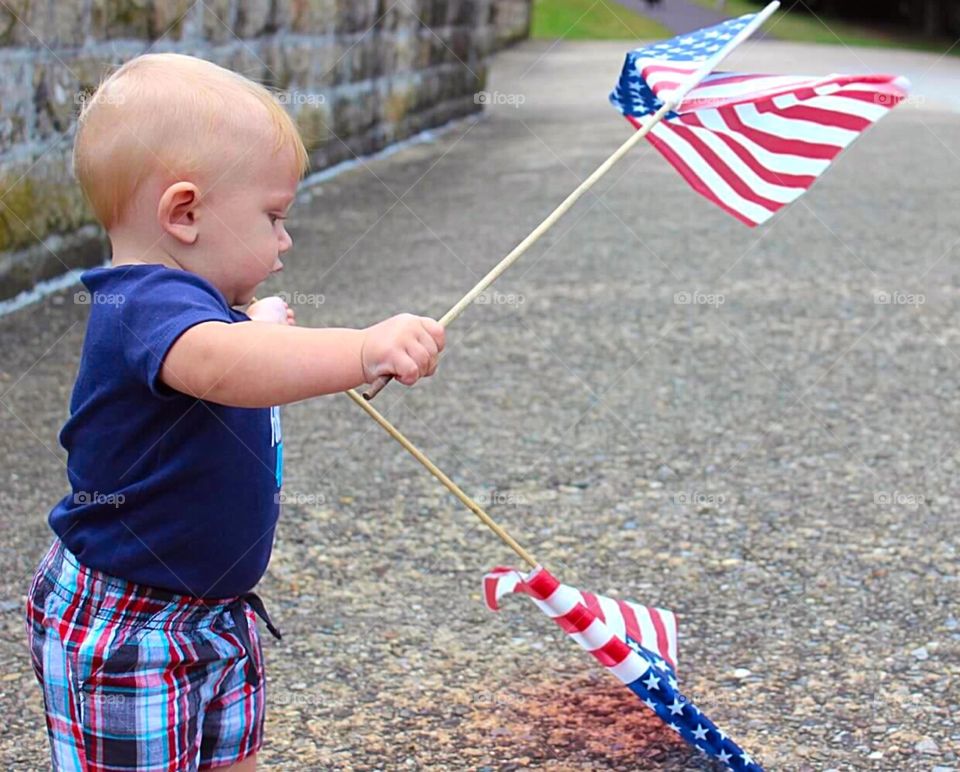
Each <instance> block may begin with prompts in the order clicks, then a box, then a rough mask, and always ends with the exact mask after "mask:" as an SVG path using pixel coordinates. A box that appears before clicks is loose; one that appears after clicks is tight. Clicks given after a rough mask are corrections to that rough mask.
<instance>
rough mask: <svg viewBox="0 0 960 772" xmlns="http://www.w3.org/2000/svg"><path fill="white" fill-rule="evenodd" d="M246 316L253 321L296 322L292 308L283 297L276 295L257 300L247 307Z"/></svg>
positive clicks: (291, 323)
mask: <svg viewBox="0 0 960 772" xmlns="http://www.w3.org/2000/svg"><path fill="white" fill-rule="evenodd" d="M247 316H249V317H250V318H251V319H252V320H253V321H255V322H273V323H274V324H290V325H293V324H296V323H297V320H296V319H295V317H294V313H293V309H292V308H290V306H288V305H287V303H286V301H285V300H284V299H283V298H278V297H276V296H273V297H269V298H264V299H263V300H257V301H254V302H253V303H251V304H250V306H249V307H248V308H247Z"/></svg>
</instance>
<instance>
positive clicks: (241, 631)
mask: <svg viewBox="0 0 960 772" xmlns="http://www.w3.org/2000/svg"><path fill="white" fill-rule="evenodd" d="M26 611H27V634H28V637H29V641H30V652H31V657H32V660H33V667H34V670H35V672H36V674H37V678H38V679H39V680H40V683H41V685H42V686H43V697H44V707H45V710H46V719H47V732H48V734H49V737H50V743H51V752H52V759H53V768H54V769H56V770H90V771H91V772H116V770H133V769H136V770H143V771H145V772H160V771H161V770H197V769H208V768H211V767H217V766H224V765H228V764H232V763H236V762H238V761H241V760H242V759H244V758H246V757H248V756H250V755H252V754H254V753H256V752H257V750H258V749H259V748H260V744H261V742H262V736H263V719H264V700H265V692H264V677H263V655H262V651H261V647H260V638H259V635H258V633H257V625H256V622H255V617H254V613H253V610H252V609H251V608H250V607H249V606H248V605H247V604H245V603H244V602H243V599H242V598H239V599H226V600H202V599H199V598H191V597H189V596H184V595H174V594H172V593H168V592H165V591H162V590H157V589H154V588H149V587H143V586H138V585H136V584H133V583H130V582H125V581H123V580H120V579H117V578H114V577H111V576H108V575H106V574H103V573H101V572H99V571H94V570H93V569H90V568H88V567H86V566H82V565H81V564H79V563H78V562H77V560H76V558H75V557H74V556H73V555H72V554H71V553H70V552H69V551H67V550H66V549H65V548H64V547H63V545H62V544H61V543H60V542H59V541H56V542H54V544H53V546H52V547H51V548H50V550H49V552H48V553H47V555H46V556H45V557H44V559H43V561H42V562H41V563H40V566H39V568H38V570H37V573H36V576H35V577H34V580H33V585H32V586H31V588H30V594H29V596H28V598H27V609H26Z"/></svg>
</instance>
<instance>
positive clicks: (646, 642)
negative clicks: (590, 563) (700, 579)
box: [483, 566, 762, 772]
mask: <svg viewBox="0 0 960 772" xmlns="http://www.w3.org/2000/svg"><path fill="white" fill-rule="evenodd" d="M483 589H484V598H485V600H486V604H487V606H488V607H489V608H490V609H491V610H492V611H496V610H497V609H498V608H499V605H500V599H501V598H502V597H503V596H504V595H506V594H508V593H512V592H521V593H525V594H527V595H529V596H530V597H531V598H533V601H534V603H536V604H537V606H539V607H540V610H541V611H543V613H544V614H546V615H547V616H548V617H550V618H551V619H553V621H554V622H556V623H557V624H558V625H559V626H560V627H561V629H562V630H563V631H564V632H565V633H567V635H569V636H570V637H571V638H573V640H575V641H576V642H577V643H578V644H579V645H580V646H581V647H583V648H584V649H585V650H586V651H588V652H590V654H592V655H593V656H594V658H596V660H597V661H598V662H599V663H600V664H601V665H603V666H604V667H605V668H607V670H609V671H610V672H611V673H612V674H613V675H614V676H616V677H617V678H618V679H620V681H622V682H623V683H624V684H625V685H626V686H627V688H629V689H630V690H631V691H632V692H634V694H636V695H637V696H638V697H639V698H640V699H641V700H643V702H644V704H645V705H646V706H647V707H648V708H650V710H652V711H654V713H656V714H657V715H658V716H659V717H660V718H661V719H662V720H663V721H664V722H665V723H666V724H667V726H668V727H670V729H672V730H673V731H674V732H676V733H677V734H679V735H680V736H681V737H682V738H683V739H684V740H686V741H687V742H688V743H690V745H692V746H693V747H695V748H696V749H697V750H699V751H702V752H703V753H705V754H707V755H708V756H712V757H713V758H716V759H718V760H720V761H722V762H723V763H724V764H726V765H727V767H729V768H730V769H734V770H737V772H762V770H761V767H760V765H759V764H758V763H757V762H756V761H754V760H753V759H752V758H751V756H750V754H749V753H747V752H746V751H744V750H742V749H741V748H740V747H739V746H738V745H737V744H736V743H735V742H733V741H732V740H731V739H730V738H729V737H727V735H726V734H724V733H723V732H722V731H721V730H719V729H717V727H716V725H715V724H714V723H713V722H712V721H710V719H708V718H707V717H706V716H705V715H703V713H701V712H700V711H699V710H698V709H697V707H696V706H695V705H694V704H693V703H692V702H690V701H689V700H688V699H687V698H686V697H684V696H683V695H682V694H681V693H680V690H679V686H678V685H677V670H676V662H677V621H676V617H675V616H674V614H673V613H672V612H670V611H665V610H664V609H658V608H651V607H647V606H640V605H638V604H636V603H630V602H628V601H622V600H615V599H613V598H608V597H605V596H603V595H594V594H593V593H589V592H583V591H581V590H578V589H576V588H575V587H570V586H569V585H565V584H561V583H560V582H559V581H558V580H557V579H556V577H554V576H553V575H552V574H551V573H550V572H549V571H547V570H546V569H544V568H543V567H542V566H541V567H537V568H535V569H533V571H531V572H530V573H529V574H526V575H524V574H522V573H521V572H519V571H517V570H516V569H513V568H504V567H498V568H494V569H493V570H492V571H490V572H489V573H488V574H487V575H486V576H485V577H484V579H483Z"/></svg>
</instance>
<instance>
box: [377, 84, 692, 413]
mask: <svg viewBox="0 0 960 772" xmlns="http://www.w3.org/2000/svg"><path fill="white" fill-rule="evenodd" d="M676 105H677V100H675V99H673V100H670V101H668V102H665V103H664V104H663V106H662V107H661V108H660V109H659V110H657V112H655V113H654V114H653V115H652V116H651V117H650V118H649V119H647V121H645V122H644V125H643V127H642V128H641V129H639V130H638V131H635V132H634V133H633V134H632V135H630V138H629V139H627V141H626V142H624V143H623V144H622V145H620V147H618V148H617V149H616V150H615V151H614V152H613V154H612V155H611V156H610V157H609V158H607V160H606V161H604V162H603V163H602V164H600V166H598V167H597V168H596V169H595V170H594V172H593V174H591V175H590V176H589V177H587V178H586V179H585V180H584V181H583V182H581V183H580V184H579V185H578V186H577V187H576V189H575V190H574V191H573V193H571V194H570V195H569V196H567V197H566V198H565V199H564V200H563V202H562V203H561V204H560V206H558V207H557V208H556V209H554V210H553V211H552V212H551V213H550V214H549V215H547V218H546V219H545V220H544V221H543V222H542V223H540V224H539V225H538V226H537V227H536V228H534V229H533V231H532V232H531V233H530V235H529V236H527V237H526V238H525V239H524V240H523V241H521V242H520V243H519V244H517V246H515V247H514V248H513V250H512V251H511V252H510V254H508V255H507V256H506V257H504V258H503V260H501V261H500V262H499V263H497V264H496V265H495V266H494V267H493V268H492V269H491V270H490V272H489V273H488V274H487V275H486V276H484V277H483V278H482V279H480V281H478V282H477V283H476V284H475V285H474V286H473V289H471V290H470V291H469V292H468V293H467V294H466V295H464V296H463V297H462V298H460V300H458V301H457V302H456V303H455V304H454V305H453V307H452V308H451V309H450V310H449V311H447V313H445V314H444V315H443V316H442V317H440V319H439V321H440V324H442V325H443V326H444V327H446V326H448V325H449V324H450V322H452V321H453V320H454V319H456V318H457V317H458V316H460V314H462V313H463V312H464V310H465V309H466V308H467V306H469V305H470V304H471V303H472V302H473V301H474V300H476V299H477V296H479V295H480V293H482V292H483V291H484V290H485V289H486V288H487V287H489V286H490V285H491V284H493V283H494V282H495V281H496V280H497V279H498V278H499V277H500V275H501V274H502V273H503V272H504V271H506V270H507V269H508V268H509V267H510V266H511V265H513V264H514V263H515V262H517V260H519V259H520V257H521V256H522V255H523V254H524V252H526V251H527V250H528V249H530V247H531V246H533V245H534V244H535V243H536V242H537V240H538V239H539V238H540V237H541V236H542V235H543V234H544V233H546V232H547V231H548V230H550V228H551V227H552V226H553V225H554V224H555V223H556V222H557V220H559V219H560V218H561V217H563V215H565V214H566V213H567V212H568V211H569V210H570V208H571V207H572V206H573V205H574V204H575V203H577V201H578V200H579V199H580V197H581V196H583V194H584V193H586V192H587V191H588V190H590V188H592V187H593V186H594V184H595V183H596V182H597V180H599V179H600V178H601V177H603V175H604V174H606V173H607V172H608V171H610V169H611V168H613V165H614V164H615V163H616V162H617V161H619V160H620V159H621V158H623V157H624V156H625V155H626V154H627V153H629V152H630V150H631V148H632V147H633V146H634V145H636V144H637V143H638V142H639V141H640V140H641V139H643V138H644V137H645V136H647V134H649V133H650V130H651V129H652V128H653V127H654V126H656V125H657V124H658V123H660V121H662V120H663V118H664V117H665V116H666V115H667V113H669V112H670V111H671V110H672V109H673V108H674V107H676ZM391 380H393V376H392V375H384V376H380V377H379V378H377V380H375V381H374V382H373V383H372V384H371V385H370V388H369V389H367V390H366V391H364V392H363V396H364V398H365V399H368V400H370V399H373V398H374V397H375V396H377V394H379V393H380V391H381V390H382V389H383V387H384V386H386V385H387V384H388V383H390V381H391Z"/></svg>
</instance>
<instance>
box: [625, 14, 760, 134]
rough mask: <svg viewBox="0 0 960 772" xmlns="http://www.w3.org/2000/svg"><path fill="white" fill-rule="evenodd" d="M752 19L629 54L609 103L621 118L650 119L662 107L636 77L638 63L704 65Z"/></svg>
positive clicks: (732, 21)
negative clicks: (643, 117)
mask: <svg viewBox="0 0 960 772" xmlns="http://www.w3.org/2000/svg"><path fill="white" fill-rule="evenodd" d="M755 16H756V14H755V13H748V14H746V15H745V16H740V17H738V18H736V19H728V20H727V21H725V22H722V23H720V24H716V25H714V26H712V27H707V28H705V29H702V30H697V31H696V32H692V33H690V34H689V35H678V36H677V37H675V38H671V39H670V40H664V41H663V42H662V43H656V44H655V45H652V46H646V47H645V48H636V49H634V50H633V51H630V52H629V53H628V54H627V59H626V61H625V62H624V64H623V71H622V72H621V74H620V80H619V81H618V82H617V85H616V87H615V88H614V89H613V91H612V92H611V93H610V102H611V103H612V104H613V106H614V107H616V108H617V109H618V110H619V111H620V112H621V113H622V114H623V115H629V116H633V117H635V118H639V117H641V116H644V115H652V114H653V113H655V112H656V111H657V110H659V109H660V108H661V107H663V101H662V100H661V99H659V98H658V97H657V95H656V94H654V93H653V91H652V90H651V88H650V86H648V85H647V83H646V81H645V80H644V79H643V78H642V77H641V76H640V69H639V68H638V67H637V61H638V60H643V61H645V62H650V61H659V62H662V63H663V64H671V63H673V64H691V63H693V64H697V63H700V62H705V61H707V60H708V59H711V58H713V57H714V56H716V55H717V54H718V53H719V52H720V51H721V50H722V49H723V48H724V46H726V45H727V44H728V43H729V42H730V41H731V40H733V38H734V37H735V36H736V35H737V33H738V32H740V30H742V29H743V28H744V27H746V26H747V25H748V24H749V23H750V21H751V20H752V19H753V18H754V17H755ZM665 117H666V118H667V119H668V120H669V119H670V118H676V117H677V113H675V112H672V111H671V112H670V113H668V114H667V115H666V116H665Z"/></svg>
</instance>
